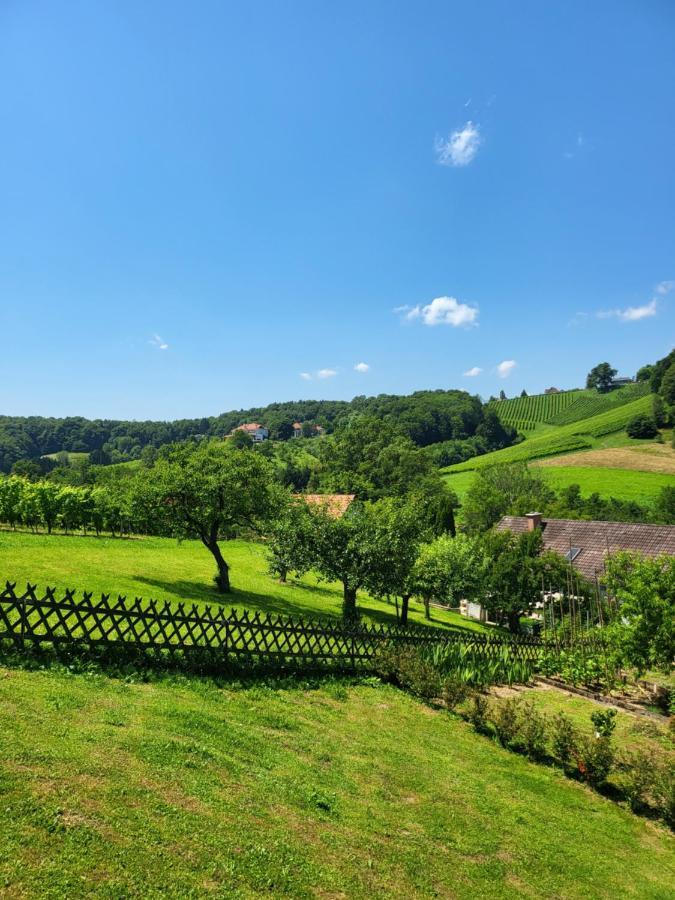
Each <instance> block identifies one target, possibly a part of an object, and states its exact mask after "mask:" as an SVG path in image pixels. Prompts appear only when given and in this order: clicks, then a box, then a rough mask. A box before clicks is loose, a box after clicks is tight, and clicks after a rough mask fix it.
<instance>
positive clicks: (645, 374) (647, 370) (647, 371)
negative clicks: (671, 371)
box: [635, 365, 654, 382]
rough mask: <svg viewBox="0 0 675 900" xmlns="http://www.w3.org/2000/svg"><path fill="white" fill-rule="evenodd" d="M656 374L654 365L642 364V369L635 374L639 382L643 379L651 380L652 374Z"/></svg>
mask: <svg viewBox="0 0 675 900" xmlns="http://www.w3.org/2000/svg"><path fill="white" fill-rule="evenodd" d="M653 374H654V366H650V365H647V366H642V368H641V369H638V370H637V375H636V376H635V380H636V381H637V382H642V381H651V378H652V375H653Z"/></svg>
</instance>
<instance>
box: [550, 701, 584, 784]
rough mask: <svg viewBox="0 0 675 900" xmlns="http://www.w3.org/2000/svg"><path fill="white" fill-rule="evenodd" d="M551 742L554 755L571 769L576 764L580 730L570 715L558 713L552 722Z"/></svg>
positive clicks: (564, 766) (564, 767)
mask: <svg viewBox="0 0 675 900" xmlns="http://www.w3.org/2000/svg"><path fill="white" fill-rule="evenodd" d="M551 742H552V746H553V755H554V756H555V758H556V759H557V761H558V762H559V763H560V765H561V766H562V767H563V769H566V770H569V769H571V768H573V767H574V766H575V765H576V756H577V749H578V746H579V732H578V731H577V729H576V727H575V725H574V723H573V722H572V720H571V719H570V717H569V716H567V715H565V713H563V712H559V713H556V715H555V716H553V719H552V722H551Z"/></svg>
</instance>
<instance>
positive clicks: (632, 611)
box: [605, 553, 675, 672]
mask: <svg viewBox="0 0 675 900" xmlns="http://www.w3.org/2000/svg"><path fill="white" fill-rule="evenodd" d="M605 582H606V585H607V590H608V592H609V593H610V594H611V595H613V596H614V597H615V598H616V600H617V601H618V604H619V616H618V618H617V620H616V621H615V622H614V623H613V624H612V625H611V626H610V632H611V634H612V637H613V640H614V645H615V647H616V648H617V651H618V653H619V654H620V658H621V661H622V662H624V664H628V665H631V666H635V667H636V668H637V670H638V671H639V672H644V671H645V670H646V669H649V668H651V667H658V668H660V669H663V671H665V672H669V671H670V670H671V666H672V662H673V658H674V657H675V558H674V557H672V556H661V557H656V558H653V559H650V558H647V557H643V556H640V554H637V553H616V554H614V555H613V556H610V557H608V559H607V574H606V576H605Z"/></svg>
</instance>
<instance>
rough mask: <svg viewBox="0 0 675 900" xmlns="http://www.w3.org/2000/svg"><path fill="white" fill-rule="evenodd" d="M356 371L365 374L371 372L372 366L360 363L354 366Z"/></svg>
mask: <svg viewBox="0 0 675 900" xmlns="http://www.w3.org/2000/svg"><path fill="white" fill-rule="evenodd" d="M354 371H355V372H361V373H363V374H365V373H366V372H369V371H370V366H369V365H368V363H364V362H360V363H357V364H356V365H355V366H354Z"/></svg>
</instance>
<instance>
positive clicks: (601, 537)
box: [497, 516, 675, 577]
mask: <svg viewBox="0 0 675 900" xmlns="http://www.w3.org/2000/svg"><path fill="white" fill-rule="evenodd" d="M530 521H531V520H530V519H529V518H528V517H527V516H504V517H503V518H502V519H501V521H500V522H499V523H498V525H497V530H498V531H506V530H507V529H508V530H509V531H513V532H514V533H515V534H522V533H523V532H525V531H529V529H530ZM540 527H541V533H542V537H543V540H544V549H545V550H555V551H556V552H557V553H560V554H561V556H564V555H565V554H566V553H569V552H570V549H572V548H574V549H577V550H579V551H580V552H579V553H578V554H577V555H576V556H575V558H574V559H573V561H572V562H573V565H574V567H575V568H576V569H578V570H579V571H580V572H581V573H582V575H586V576H587V577H592V576H594V575H595V574H596V573H598V574H599V573H601V572H602V571H603V570H604V567H605V557H607V556H609V555H611V554H612V553H616V552H617V551H619V550H632V551H635V552H638V553H642V554H644V555H645V556H658V555H660V554H666V555H667V556H675V525H643V524H642V523H640V522H594V521H591V522H586V521H581V520H578V519H542V520H541V526H540Z"/></svg>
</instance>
